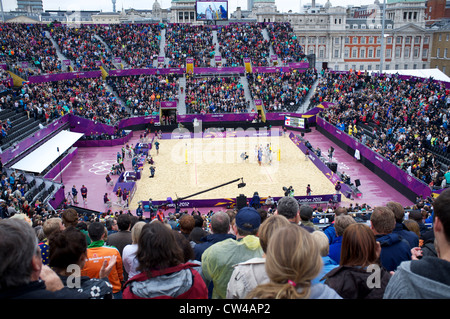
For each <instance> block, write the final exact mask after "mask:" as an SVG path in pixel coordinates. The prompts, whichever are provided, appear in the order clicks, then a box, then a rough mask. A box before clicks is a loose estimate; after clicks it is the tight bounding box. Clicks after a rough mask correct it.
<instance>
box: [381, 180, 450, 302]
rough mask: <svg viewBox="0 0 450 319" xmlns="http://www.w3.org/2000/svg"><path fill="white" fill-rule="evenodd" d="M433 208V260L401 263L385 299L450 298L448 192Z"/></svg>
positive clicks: (439, 198) (444, 193) (449, 193)
mask: <svg viewBox="0 0 450 319" xmlns="http://www.w3.org/2000/svg"><path fill="white" fill-rule="evenodd" d="M433 207H434V220H433V230H434V234H435V239H436V240H435V246H436V251H437V254H438V256H437V258H436V257H430V256H424V257H422V258H421V259H420V260H415V259H416V257H413V258H412V259H413V260H411V261H404V262H402V263H401V264H400V266H399V267H398V268H397V270H396V272H395V273H394V275H393V276H392V278H391V280H390V281H389V284H388V286H387V287H386V291H385V293H384V298H385V299H448V298H450V276H448V274H449V273H450V189H446V190H445V191H443V192H442V193H441V194H440V195H439V196H438V197H437V198H436V199H435V200H434V202H433ZM413 256H414V255H413Z"/></svg>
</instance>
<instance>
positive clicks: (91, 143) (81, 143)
mask: <svg viewBox="0 0 450 319" xmlns="http://www.w3.org/2000/svg"><path fill="white" fill-rule="evenodd" d="M132 137H133V131H131V132H130V133H129V134H127V135H126V136H124V137H121V138H115V139H113V140H78V141H77V142H76V143H75V144H74V145H73V146H75V147H104V146H117V145H124V144H125V143H126V142H128V141H129V140H130V139H131V138H132Z"/></svg>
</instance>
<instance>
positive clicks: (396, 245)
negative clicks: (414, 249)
mask: <svg viewBox="0 0 450 319" xmlns="http://www.w3.org/2000/svg"><path fill="white" fill-rule="evenodd" d="M370 224H371V226H370V228H371V229H372V232H373V233H374V235H375V239H376V240H377V242H378V243H379V244H380V246H381V253H380V261H381V264H382V265H383V267H384V268H386V270H388V271H395V269H397V266H398V265H400V263H401V262H402V261H405V260H411V248H410V247H409V244H408V242H407V241H406V240H405V239H403V238H402V237H400V236H399V235H398V234H396V233H393V232H392V231H393V230H394V228H395V217H394V213H393V212H392V210H390V209H389V208H387V207H385V206H378V207H375V208H374V209H373V212H372V216H370Z"/></svg>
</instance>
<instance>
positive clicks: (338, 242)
mask: <svg viewBox="0 0 450 319" xmlns="http://www.w3.org/2000/svg"><path fill="white" fill-rule="evenodd" d="M341 246H342V236H338V237H334V240H333V243H332V244H331V245H330V250H329V252H328V256H329V257H330V258H331V259H332V260H334V261H335V262H336V263H337V264H339V262H340V261H341Z"/></svg>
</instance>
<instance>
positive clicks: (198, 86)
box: [185, 76, 250, 114]
mask: <svg viewBox="0 0 450 319" xmlns="http://www.w3.org/2000/svg"><path fill="white" fill-rule="evenodd" d="M185 102H186V111H187V113H191V114H192V113H195V114H199V113H242V112H248V107H249V105H250V103H249V101H246V99H245V93H244V87H243V85H242V83H241V82H240V78H239V77H235V76H230V77H227V76H222V77H194V76H190V77H188V78H187V80H186V98H185Z"/></svg>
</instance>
